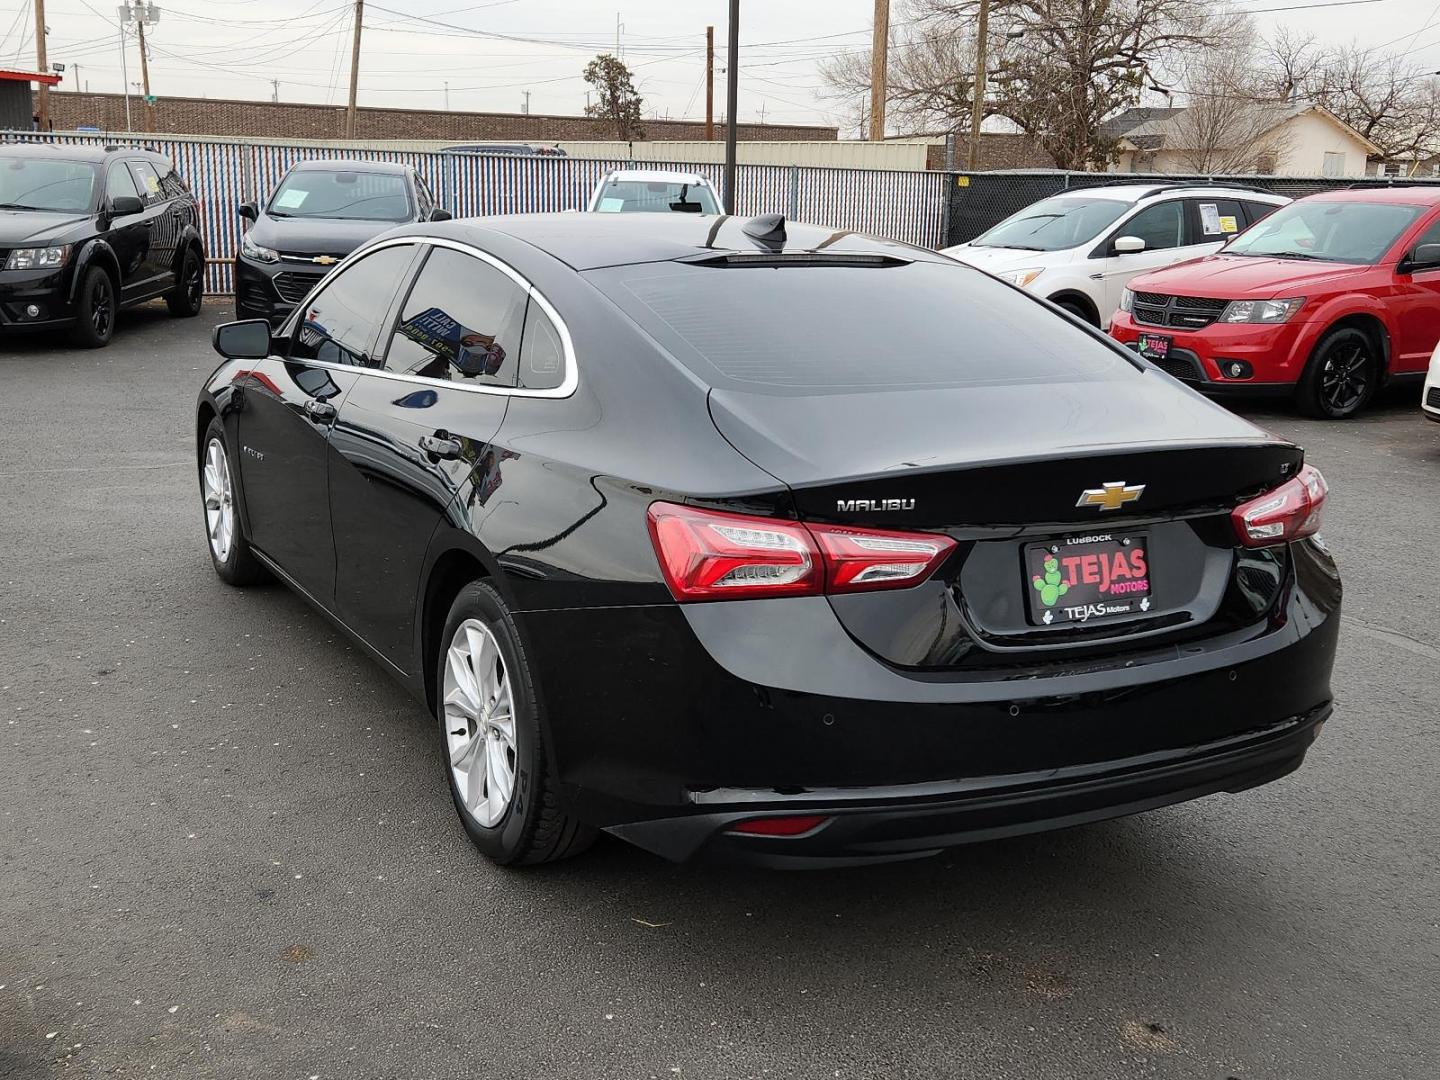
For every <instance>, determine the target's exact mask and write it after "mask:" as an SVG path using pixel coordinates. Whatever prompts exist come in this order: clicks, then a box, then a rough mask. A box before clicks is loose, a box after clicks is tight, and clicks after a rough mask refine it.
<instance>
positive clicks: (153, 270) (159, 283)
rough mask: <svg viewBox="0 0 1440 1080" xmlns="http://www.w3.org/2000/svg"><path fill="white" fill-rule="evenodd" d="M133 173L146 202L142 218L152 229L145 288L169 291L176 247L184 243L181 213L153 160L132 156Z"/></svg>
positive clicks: (172, 277) (172, 283)
mask: <svg viewBox="0 0 1440 1080" xmlns="http://www.w3.org/2000/svg"><path fill="white" fill-rule="evenodd" d="M128 164H129V166H130V172H131V174H132V175H133V176H134V177H135V186H136V187H138V188H139V189H140V198H141V199H142V200H143V201H144V203H145V213H144V214H142V215H141V219H142V220H143V221H145V222H146V227H147V228H148V229H149V230H150V254H149V256H148V257H147V259H146V277H147V279H148V281H147V283H146V286H145V289H144V291H145V292H147V293H154V292H161V291H164V290H168V289H170V288H171V287H173V286H174V284H175V249H176V246H177V245H178V244H179V242H180V212H179V209H178V208H177V207H175V206H174V205H173V204H172V202H171V199H170V195H169V194H168V193H167V192H166V191H165V190H164V189H163V188H162V186H161V184H160V172H159V170H157V169H156V168H155V166H154V164H152V163H151V162H149V161H145V160H144V159H142V158H132V159H131V160H130V161H129V163H128Z"/></svg>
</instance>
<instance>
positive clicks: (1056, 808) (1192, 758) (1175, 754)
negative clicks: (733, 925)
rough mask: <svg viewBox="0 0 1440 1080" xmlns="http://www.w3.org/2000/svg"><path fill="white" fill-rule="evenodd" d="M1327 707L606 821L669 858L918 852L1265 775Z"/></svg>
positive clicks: (1058, 824)
mask: <svg viewBox="0 0 1440 1080" xmlns="http://www.w3.org/2000/svg"><path fill="white" fill-rule="evenodd" d="M1330 712H1331V706H1330V704H1329V703H1328V702H1327V703H1325V704H1323V705H1321V706H1318V707H1316V708H1314V709H1312V710H1310V711H1308V712H1306V713H1302V714H1300V715H1298V716H1293V717H1287V718H1286V719H1285V720H1283V721H1281V722H1280V723H1278V724H1275V725H1273V726H1271V727H1269V728H1266V729H1263V730H1261V731H1258V732H1254V733H1250V734H1247V735H1241V736H1235V737H1232V738H1229V739H1222V740H1218V741H1217V742H1215V743H1212V744H1208V745H1204V746H1196V747H1188V748H1185V749H1183V750H1178V751H1172V752H1161V753H1154V754H1149V755H1142V756H1139V757H1136V758H1133V759H1129V760H1122V761H1112V762H1107V763H1105V764H1104V765H1102V766H1086V767H1074V768H1071V769H1068V770H1057V771H1055V772H1045V773H1032V774H1027V775H1017V776H995V777H986V778H984V779H983V780H978V781H976V780H972V781H960V782H956V783H954V784H952V785H923V786H922V790H918V791H906V790H905V789H903V788H873V789H866V788H860V789H846V790H843V791H833V792H825V791H817V792H806V793H802V794H798V795H793V796H789V797H786V798H785V799H783V800H778V799H777V798H776V793H775V792H773V791H754V790H750V791H716V792H711V793H707V794H708V796H709V799H713V800H714V801H716V802H717V803H721V804H723V808H722V809H720V810H717V811H714V812H706V811H705V810H703V809H702V810H701V811H700V812H698V813H694V814H688V815H682V816H676V817H672V818H661V819H656V820H650V821H641V822H635V823H631V824H626V825H619V826H612V827H611V828H610V829H609V831H610V832H612V833H614V834H615V835H616V836H619V837H621V838H622V839H625V840H628V841H630V842H631V843H634V844H637V845H638V846H640V847H643V848H646V849H647V850H649V851H653V852H655V853H656V854H659V855H662V856H665V857H666V858H670V859H675V860H677V861H679V860H684V859H689V858H692V857H700V858H704V859H716V860H720V861H727V862H743V863H750V864H754V865H761V866H769V867H774V868H796V869H798V868H810V867H816V868H818V867H826V866H843V865H856V864H863V863H872V862H890V861H895V860H900V859H911V858H920V857H923V856H926V855H933V854H935V853H937V852H939V851H942V850H944V849H946V848H950V847H955V846H957V845H960V844H967V843H976V842H979V841H984V840H996V839H1002V838H1004V837H1009V836H1020V835H1024V834H1026V833H1033V832H1044V831H1048V830H1053V829H1063V828H1069V827H1071V826H1075V825H1085V824H1089V823H1092V822H1096V821H1103V820H1106V819H1109V818H1115V817H1123V816H1125V815H1127V814H1136V813H1140V812H1142V811H1145V810H1153V809H1156V808H1158V807H1162V806H1169V805H1172V804H1174V803H1179V802H1185V801H1187V800H1190V799H1197V798H1200V797H1202V796H1205V795H1212V794H1215V793H1217V792H1222V791H1226V792H1236V791H1244V790H1245V789H1247V788H1252V787H1257V786H1259V785H1260V784H1266V783H1269V782H1270V781H1272V780H1277V779H1279V778H1280V777H1282V776H1285V775H1286V774H1288V773H1290V772H1293V771H1294V770H1295V769H1297V768H1299V767H1300V764H1301V763H1302V762H1303V761H1304V760H1305V754H1306V752H1307V751H1308V750H1309V748H1310V744H1311V743H1312V742H1313V741H1314V740H1315V737H1316V736H1317V735H1318V734H1319V733H1320V728H1321V726H1322V725H1323V724H1324V722H1325V720H1326V719H1328V717H1329V716H1330ZM1057 773H1058V775H1057ZM707 801H708V799H707ZM746 804H752V806H747V805H746ZM702 806H703V803H702ZM792 815H819V816H823V817H824V818H825V820H824V821H823V823H821V824H819V825H818V826H816V827H815V828H813V829H811V830H810V831H808V832H805V833H803V834H801V835H799V836H754V835H745V834H741V833H736V832H733V831H731V830H732V829H733V828H734V826H735V825H737V824H739V823H741V822H746V821H751V820H754V819H756V818H767V817H769V818H780V817H786V816H792Z"/></svg>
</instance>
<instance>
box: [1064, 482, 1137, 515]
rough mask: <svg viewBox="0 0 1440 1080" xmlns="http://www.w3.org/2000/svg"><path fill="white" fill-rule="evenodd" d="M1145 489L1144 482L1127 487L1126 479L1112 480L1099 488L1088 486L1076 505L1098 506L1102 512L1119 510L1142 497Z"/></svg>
mask: <svg viewBox="0 0 1440 1080" xmlns="http://www.w3.org/2000/svg"><path fill="white" fill-rule="evenodd" d="M1144 490H1145V485H1144V484H1131V485H1130V486H1129V487H1126V486H1125V481H1124V480H1110V481H1107V482H1106V483H1104V484H1102V485H1101V486H1100V487H1098V488H1086V489H1085V490H1084V491H1082V492H1081V493H1080V501H1079V502H1077V503H1076V504H1075V505H1076V506H1096V507H1099V508H1100V511H1101V512H1102V513H1103V512H1104V511H1106V510H1119V509H1120V507H1122V506H1124V505H1125V504H1126V503H1131V502H1134V501H1135V500H1136V499H1138V498H1140V495H1141V494H1142V493H1143V492H1144Z"/></svg>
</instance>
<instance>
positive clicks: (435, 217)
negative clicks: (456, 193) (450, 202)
mask: <svg viewBox="0 0 1440 1080" xmlns="http://www.w3.org/2000/svg"><path fill="white" fill-rule="evenodd" d="M454 216H455V215H454V214H452V213H450V211H449V210H445V209H443V208H441V207H439V206H437V207H435V209H434V210H431V211H430V220H431V221H449V220H450V219H451V218H453V217H454Z"/></svg>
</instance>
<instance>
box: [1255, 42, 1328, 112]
mask: <svg viewBox="0 0 1440 1080" xmlns="http://www.w3.org/2000/svg"><path fill="white" fill-rule="evenodd" d="M1258 59H1259V62H1260V64H1261V66H1262V69H1263V74H1262V75H1261V78H1260V85H1261V88H1262V89H1263V90H1264V91H1265V92H1266V93H1267V94H1268V96H1270V97H1272V98H1275V99H1277V100H1280V101H1290V100H1293V99H1296V98H1300V97H1306V96H1308V95H1309V94H1310V92H1311V91H1312V90H1313V89H1314V88H1315V86H1316V83H1317V82H1318V76H1319V74H1320V71H1321V69H1322V68H1324V66H1325V64H1326V62H1327V60H1328V53H1327V52H1326V50H1325V49H1324V48H1322V47H1321V46H1320V44H1319V42H1317V41H1316V39H1315V35H1314V34H1309V33H1306V32H1304V31H1301V30H1295V29H1292V28H1291V27H1289V26H1280V27H1277V28H1276V30H1275V35H1274V36H1273V37H1272V38H1271V39H1270V40H1269V41H1267V42H1266V43H1265V44H1264V45H1263V46H1262V47H1261V50H1260V53H1259V57H1258Z"/></svg>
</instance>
